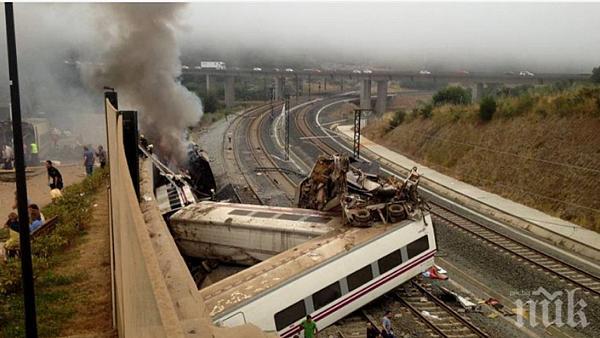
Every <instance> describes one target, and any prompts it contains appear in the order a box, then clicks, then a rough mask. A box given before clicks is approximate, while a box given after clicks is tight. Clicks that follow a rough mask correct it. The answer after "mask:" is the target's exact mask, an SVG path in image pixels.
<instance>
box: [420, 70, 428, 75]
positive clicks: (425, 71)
mask: <svg viewBox="0 0 600 338" xmlns="http://www.w3.org/2000/svg"><path fill="white" fill-rule="evenodd" d="M419 74H420V75H431V72H430V71H428V70H426V69H422V70H420V71H419Z"/></svg>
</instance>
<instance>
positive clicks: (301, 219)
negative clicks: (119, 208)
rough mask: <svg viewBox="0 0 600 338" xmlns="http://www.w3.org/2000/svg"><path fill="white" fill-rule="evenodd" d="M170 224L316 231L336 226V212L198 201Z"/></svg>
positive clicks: (173, 217) (183, 209)
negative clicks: (205, 224) (204, 224)
mask: <svg viewBox="0 0 600 338" xmlns="http://www.w3.org/2000/svg"><path fill="white" fill-rule="evenodd" d="M170 222H171V224H172V225H177V224H187V223H210V224H226V225H227V226H232V227H252V228H254V229H256V228H260V227H262V228H268V229H275V228H277V229H285V228H289V229H290V230H292V229H293V230H294V231H295V232H306V233H313V232H316V233H318V234H321V233H322V232H323V231H322V230H323V229H328V230H332V229H334V228H339V227H340V226H341V224H342V219H341V217H340V215H339V214H334V213H328V212H321V211H316V210H309V209H300V208H285V207H273V206H264V205H253V204H236V203H224V202H209V201H205V202H200V203H196V204H192V205H189V206H186V207H184V208H182V209H181V210H179V211H178V212H176V213H175V214H173V215H172V216H171V218H170Z"/></svg>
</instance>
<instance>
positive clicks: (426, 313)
mask: <svg viewBox="0 0 600 338" xmlns="http://www.w3.org/2000/svg"><path fill="white" fill-rule="evenodd" d="M421 314H422V315H423V316H425V317H428V318H432V319H436V320H440V319H441V318H440V317H438V316H436V315H432V314H431V313H429V311H425V310H423V311H421Z"/></svg>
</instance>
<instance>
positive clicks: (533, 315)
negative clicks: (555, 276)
mask: <svg viewBox="0 0 600 338" xmlns="http://www.w3.org/2000/svg"><path fill="white" fill-rule="evenodd" d="M577 290H579V289H573V290H561V291H556V292H554V293H550V292H548V291H547V290H546V289H544V288H543V287H539V288H538V289H537V290H535V291H532V292H531V293H530V295H531V296H543V298H545V299H542V300H539V299H538V300H534V299H529V300H526V301H523V300H522V299H517V300H516V301H515V304H516V305H517V325H518V326H519V327H523V326H525V324H526V323H528V324H529V325H530V326H531V327H536V326H538V325H539V324H542V325H544V327H548V326H550V325H556V326H557V327H562V326H564V325H568V326H570V327H573V328H574V327H577V326H580V327H582V328H584V327H586V326H588V325H589V324H590V323H589V322H588V320H587V318H586V316H585V312H584V311H583V309H585V307H586V306H587V303H586V302H585V301H584V300H583V299H578V300H577V301H576V300H575V293H576V292H577ZM565 297H566V303H565ZM532 298H533V297H532ZM536 298H539V297H536ZM565 305H566V310H567V314H566V318H565V316H564V315H563V311H564V308H565ZM552 308H553V309H554V311H551V309H552ZM552 312H553V313H552ZM540 316H541V319H542V322H541V323H538V318H539V317H540ZM526 317H527V318H526Z"/></svg>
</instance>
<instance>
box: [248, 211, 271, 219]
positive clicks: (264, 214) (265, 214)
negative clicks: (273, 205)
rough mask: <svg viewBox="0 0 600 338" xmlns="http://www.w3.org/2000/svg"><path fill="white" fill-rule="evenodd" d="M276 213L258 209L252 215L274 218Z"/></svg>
mask: <svg viewBox="0 0 600 338" xmlns="http://www.w3.org/2000/svg"><path fill="white" fill-rule="evenodd" d="M275 215H276V214H274V213H272V212H264V211H257V212H255V213H254V214H252V217H258V218H273V216H275Z"/></svg>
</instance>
